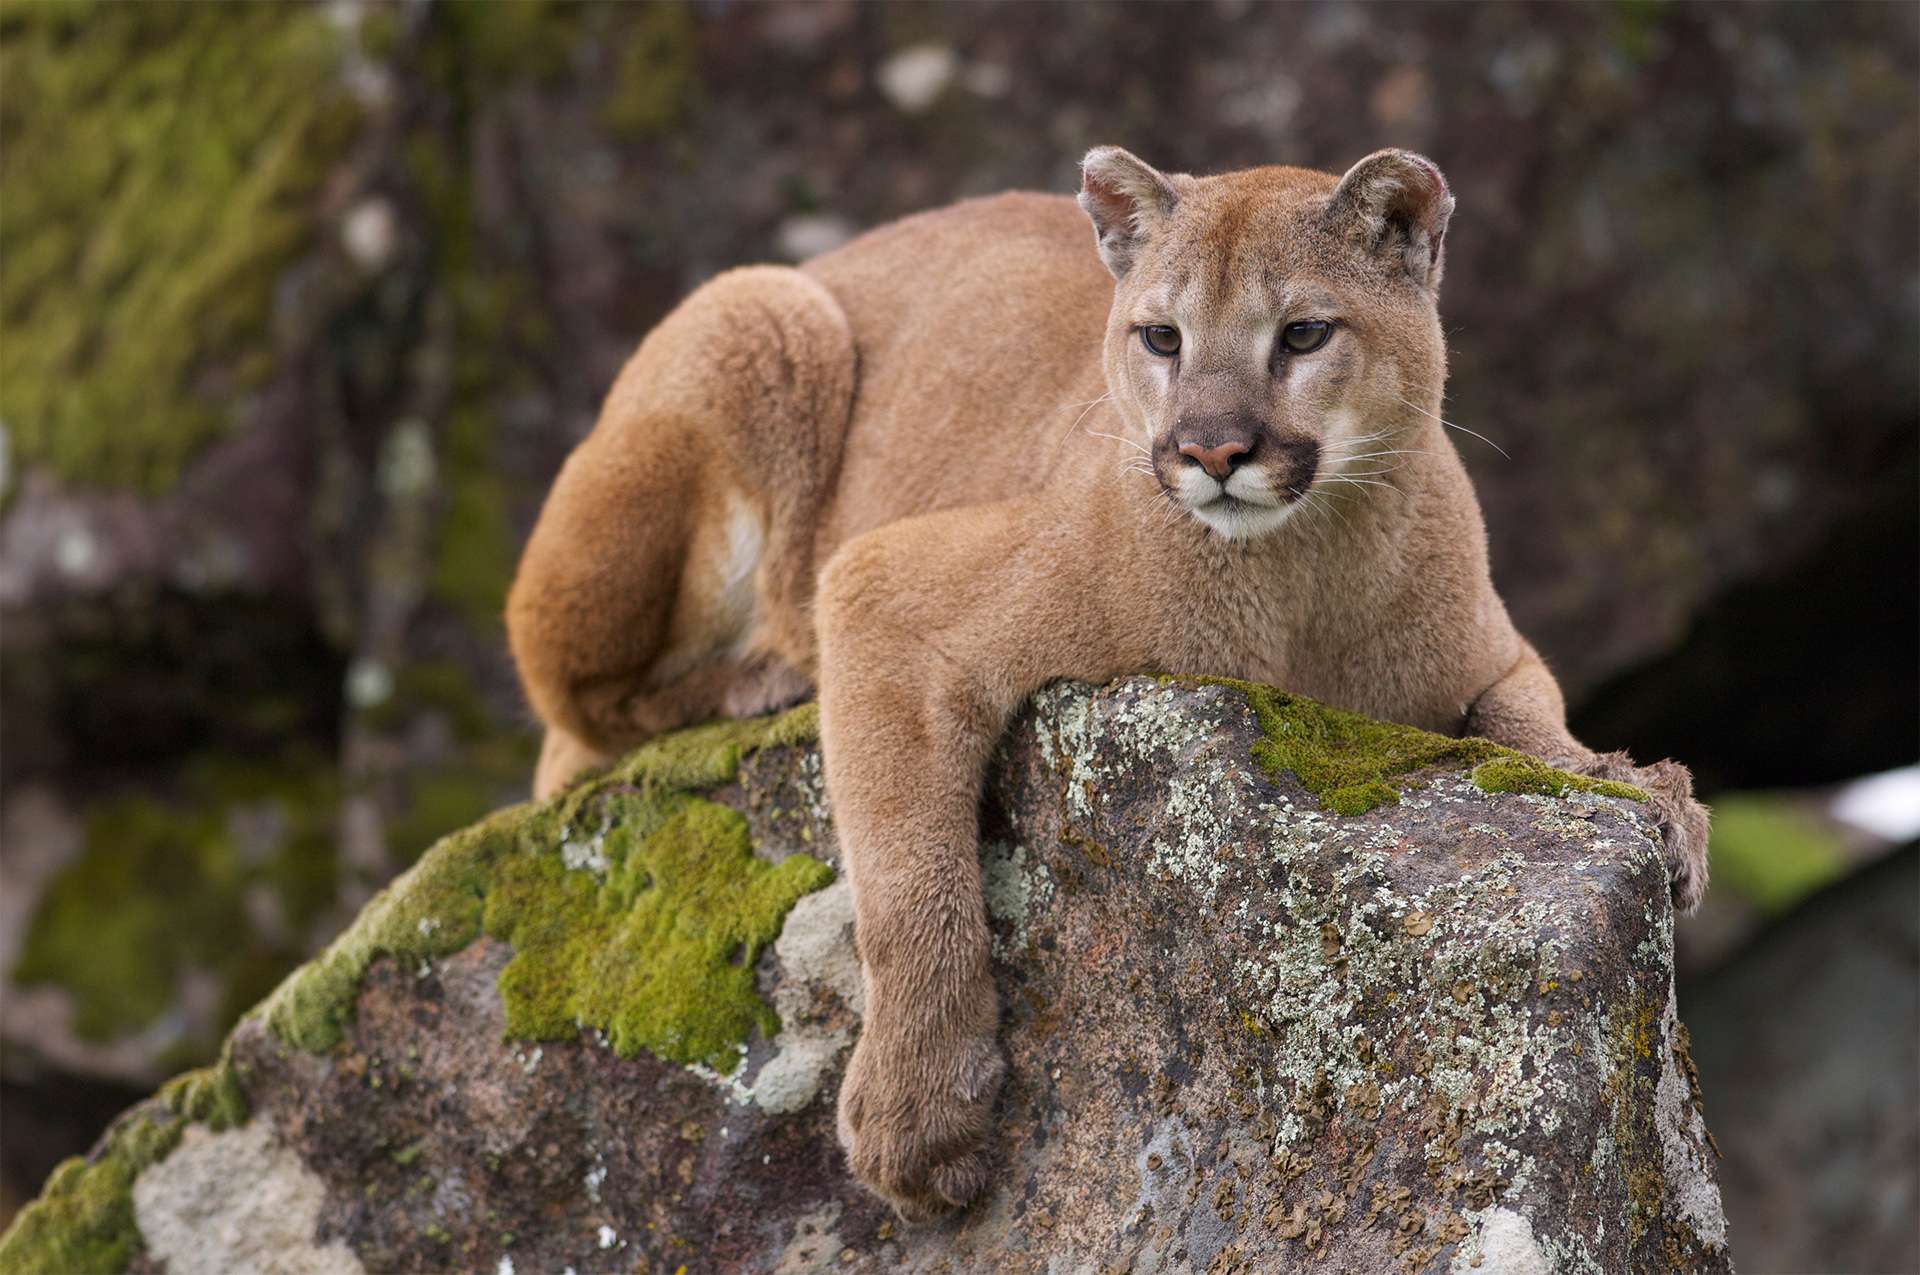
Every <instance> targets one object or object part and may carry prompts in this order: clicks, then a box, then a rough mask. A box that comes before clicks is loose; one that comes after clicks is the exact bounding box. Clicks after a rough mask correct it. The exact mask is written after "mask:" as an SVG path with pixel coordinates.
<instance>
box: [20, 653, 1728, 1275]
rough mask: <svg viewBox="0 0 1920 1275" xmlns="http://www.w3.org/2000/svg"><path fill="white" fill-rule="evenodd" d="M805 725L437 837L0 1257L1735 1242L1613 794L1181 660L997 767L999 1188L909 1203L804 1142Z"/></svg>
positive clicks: (699, 747) (1658, 930) (813, 1110)
mask: <svg viewBox="0 0 1920 1275" xmlns="http://www.w3.org/2000/svg"><path fill="white" fill-rule="evenodd" d="M814 721H815V718H814V715H813V713H812V711H811V710H810V709H803V710H798V711H796V712H795V713H791V714H788V715H786V716H784V717H779V718H774V719H769V720H765V721H759V722H749V723H738V724H727V725H721V726H715V727H709V728H703V729H701V730H696V731H689V732H684V733H682V734H680V735H675V736H670V737H667V738H665V739H662V740H660V741H657V742H656V743H655V744H653V745H651V746H649V747H648V748H645V749H642V750H641V751H640V752H638V753H636V754H634V755H633V756H632V757H630V758H628V759H627V760H626V761H624V762H622V763H620V764H619V765H617V766H616V767H614V768H613V769H612V770H610V771H608V772H607V773H605V774H603V775H600V776H597V777H594V778H591V779H589V780H587V781H586V782H584V783H582V784H581V785H579V786H577V787H575V788H574V789H572V790H570V791H569V792H567V793H565V794H563V795H562V796H560V797H559V798H557V799H555V800H554V801H553V802H551V803H548V804H546V805H543V806H533V807H520V808H516V809H511V810H507V811H503V812H501V813H500V814H498V815H495V816H494V817H492V818H490V819H488V820H487V821H485V822H483V823H481V824H479V825H477V826H476V827H474V828H472V829H469V830H468V831H466V832H463V833H459V834H457V835H455V836H453V837H451V838H448V839H447V840H445V841H443V842H441V843H440V844H439V845H438V846H436V847H435V848H434V849H433V850H432V851H431V852H429V853H428V854H427V855H426V856H425V857H424V858H422V859H421V861H420V862H419V863H418V864H417V865H415V867H414V868H413V869H412V870H411V871H409V872H408V873H407V874H406V875H404V876H403V877H402V878H401V879H400V880H398V881H397V882H395V883H394V885H393V886H392V887H391V888H390V889H389V890H387V891H386V892H384V893H383V894H382V895H381V896H380V897H379V898H377V899H375V900H374V902H373V903H372V904H371V905H370V906H369V907H368V908H367V909H366V911H365V912H364V913H363V914H362V916H361V917H360V919H359V920H358V922H356V923H355V925H354V926H353V927H352V928H351V929H350V930H349V931H348V932H347V933H346V934H345V935H343V936H342V937H341V939H340V940H339V941H337V942H336V943H335V944H334V945H333V946H332V947H331V948H330V949H329V950H328V951H327V952H326V953H324V954H323V955H322V956H321V957H320V958H318V959H317V960H315V961H314V962H312V963H311V964H309V965H308V966H306V967H305V968H303V969H302V970H300V971H299V972H297V973H296V974H294V975H293V976H292V977H290V978H289V979H288V980H287V981H286V982H285V983H284V984H282V986H281V987H280V988H279V989H278V990H277V991H276V992H275V993H274V994H273V995H272V996H271V997H269V998H268V1000H267V1001H266V1002H265V1003H264V1004H263V1005H262V1006H261V1007H260V1009H259V1010H258V1011H257V1012H256V1013H254V1014H253V1015H251V1016H249V1017H248V1018H247V1019H246V1020H245V1021H244V1022H243V1023H242V1025H241V1026H240V1028H239V1029H238V1030H237V1031H236V1032H235V1034H234V1036H233V1038H232V1040H231V1042H230V1045H229V1049H228V1052H227V1053H226V1055H224V1056H223V1058H222V1060H221V1061H220V1063H219V1064H217V1065H216V1066H215V1067H213V1068H211V1069H209V1070H207V1071H204V1072H201V1073H197V1074H195V1075H194V1076H192V1077H189V1078H187V1079H185V1080H183V1081H181V1082H179V1083H177V1084H175V1085H173V1086H170V1087H169V1088H168V1089H167V1090H166V1091H164V1092H163V1094H162V1095H161V1097H160V1099H158V1100H156V1101H155V1102H153V1103H150V1104H148V1105H147V1106H146V1107H143V1108H141V1109H139V1111H137V1112H136V1113H135V1116H134V1117H131V1118H130V1120H138V1121H145V1122H147V1123H146V1124H145V1125H138V1124H127V1125H123V1130H124V1129H127V1128H136V1127H137V1128H146V1127H149V1126H150V1127H151V1128H152V1129H153V1130H155V1132H154V1133H152V1134H148V1135H143V1136H144V1137H147V1138H148V1139H149V1142H150V1144H151V1145H149V1143H142V1144H140V1145H141V1147H143V1148H144V1149H143V1150H141V1151H140V1153H139V1154H138V1155H132V1154H130V1151H131V1149H132V1148H131V1147H130V1144H123V1142H116V1141H113V1140H109V1142H108V1143H107V1144H106V1145H105V1146H103V1147H102V1149H101V1150H100V1151H99V1152H97V1153H96V1155H95V1157H94V1158H93V1160H92V1161H91V1162H89V1163H86V1164H81V1163H76V1164H75V1165H74V1166H71V1167H69V1168H66V1169H63V1170H62V1171H61V1172H60V1173H59V1174H58V1175H56V1177H55V1180H54V1181H53V1182H52V1183H50V1184H49V1187H48V1190H47V1193H46V1195H45V1196H44V1198H43V1199H42V1200H41V1201H40V1202H38V1203H36V1204H34V1205H33V1206H31V1207H30V1208H29V1209H28V1210H27V1211H26V1212H25V1213H24V1214H23V1215H22V1217H21V1219H20V1220H19V1222H18V1223H17V1224H16V1226H15V1227H14V1228H13V1230H12V1231H10V1232H9V1234H8V1235H7V1237H6V1238H5V1239H4V1240H0V1270H8V1271H11V1270H30V1269H39V1264H41V1263H44V1262H45V1261H47V1260H52V1258H53V1257H60V1256H64V1255H66V1254H68V1253H70V1252H71V1253H77V1252H80V1251H81V1249H80V1248H78V1247H75V1246H81V1245H84V1246H89V1247H86V1249H85V1251H86V1253H87V1254H88V1256H89V1258H90V1260H91V1259H93V1258H95V1257H97V1258H98V1260H99V1261H100V1262H101V1263H102V1265H103V1268H105V1269H112V1268H115V1267H116V1264H118V1263H121V1262H124V1261H126V1260H128V1258H129V1257H131V1256H132V1255H134V1254H139V1255H140V1257H139V1260H140V1261H141V1262H143V1263H148V1264H152V1263H157V1262H164V1263H165V1267H166V1269H168V1270H170V1271H193V1270H213V1269H231V1268H234V1267H236V1265H243V1264H244V1263H245V1261H247V1260H248V1258H249V1253H250V1252H251V1250H248V1249H246V1248H245V1247H244V1245H245V1244H246V1243H248V1242H250V1241H249V1240H248V1238H247V1237H248V1236H250V1235H254V1236H257V1235H258V1234H259V1233H260V1228H261V1225H262V1224H261V1223H260V1222H259V1221H258V1219H261V1218H263V1217H266V1216H269V1215H271V1216H274V1217H292V1218H294V1219H295V1229H296V1230H300V1232H301V1234H302V1235H304V1236H305V1237H306V1238H305V1239H304V1240H301V1239H299V1238H298V1237H296V1240H295V1241H294V1242H293V1250H292V1251H294V1252H295V1253H297V1254H299V1255H301V1256H302V1257H303V1259H304V1258H311V1260H312V1264H313V1265H314V1266H315V1268H316V1269H329V1270H332V1269H342V1270H351V1269H365V1270H395V1269H408V1270H414V1269H488V1270H492V1269H506V1268H507V1265H508V1264H509V1263H511V1264H512V1265H513V1266H514V1267H515V1268H517V1269H540V1270H545V1269H553V1270H560V1269H565V1268H569V1267H571V1268H572V1269H574V1270H576V1271H582V1272H587V1271H601V1270H621V1271H625V1270H632V1269H636V1268H645V1269H666V1270H673V1269H676V1268H679V1267H685V1268H686V1269H687V1270H689V1271H692V1270H711V1271H773V1270H786V1271H794V1270H827V1269H833V1270H849V1269H850V1270H873V1271H880V1270H928V1271H931V1270H936V1269H938V1270H947V1271H953V1270H977V1271H989V1270H990V1271H996V1272H998V1271H1042V1270H1047V1269H1054V1268H1057V1267H1058V1266H1060V1265H1062V1264H1065V1265H1069V1266H1072V1267H1075V1268H1078V1267H1081V1266H1090V1267H1097V1268H1101V1269H1106V1268H1113V1267H1119V1268H1128V1269H1137V1270H1237V1271H1256V1270H1258V1271H1290V1270H1308V1269H1334V1270H1379V1271H1442V1270H1465V1269H1470V1268H1473V1267H1475V1266H1476V1265H1477V1266H1478V1267H1479V1268H1481V1269H1488V1270H1514V1271H1523V1270H1550V1269H1568V1270H1585V1269H1597V1270H1606V1271H1648V1272H1651V1271H1667V1270H1675V1269H1686V1270H1701V1271H1720V1270H1726V1269H1728V1259H1727V1236H1726V1227H1725V1222H1724V1220H1723V1218H1722V1216H1721V1213H1720V1207H1719V1195H1718V1188H1717V1186H1716V1183H1715V1178H1714V1169H1713V1163H1712V1158H1711V1152H1710V1151H1709V1150H1708V1146H1707V1136H1706V1130H1705V1126H1704V1124H1703V1123H1702V1119H1701V1115H1700V1105H1701V1095H1700V1093H1699V1090H1698V1088H1697V1085H1695V1084H1694V1083H1693V1081H1692V1080H1691V1077H1692V1076H1693V1069H1692V1066H1691V1063H1690V1061H1689V1059H1688V1056H1687V1052H1686V1049H1687V1046H1686V1037H1685V1032H1684V1030H1683V1029H1682V1028H1681V1027H1680V1025H1679V1022H1678V1018H1677V1016H1676V1007H1675V1004H1674V998H1673V987H1672V972H1671V965H1670V960H1671V951H1672V948H1671V926H1672V916H1671V912H1670V910H1669V904H1668V901H1667V892H1666V882H1665V872H1664V870H1663V867H1662V862H1661V856H1660V847H1659V844H1658V840H1657V834H1656V833H1654V832H1653V831H1652V830H1651V828H1650V825H1649V823H1648V821H1647V818H1646V816H1645V814H1644V812H1643V810H1642V806H1641V803H1640V802H1638V801H1636V800H1635V799H1634V798H1635V796H1636V794H1633V793H1631V792H1628V793H1619V794H1615V793H1603V792H1590V791H1582V790H1580V789H1578V788H1576V787H1574V786H1572V785H1570V784H1568V783H1565V782H1563V780H1561V779H1558V778H1555V776H1554V773H1553V772H1545V771H1543V772H1541V773H1534V772H1532V771H1526V772H1525V774H1524V776H1523V778H1524V779H1525V782H1516V783H1514V784H1512V785H1506V784H1499V783H1494V784H1489V783H1485V782H1476V777H1477V778H1479V779H1480V780H1482V781H1484V780H1485V778H1486V774H1487V768H1488V767H1496V768H1497V767H1502V766H1506V767H1509V768H1513V767H1515V766H1516V763H1515V759H1514V758H1513V757H1512V755H1510V754H1505V753H1503V752H1501V751H1500V750H1497V749H1491V748H1490V746H1487V745H1483V744H1477V743H1472V742H1470V741H1469V742H1468V743H1467V744H1465V745H1464V746H1462V745H1461V744H1460V742H1459V741H1447V740H1441V739H1438V738H1436V737H1433V736H1426V735H1422V734H1421V733H1420V732H1417V731H1407V730H1404V729H1403V728H1398V727H1391V726H1384V725H1381V724H1379V723H1369V722H1365V721H1364V720H1363V719H1349V718H1348V716H1347V715H1344V714H1332V713H1329V711H1328V710H1326V709H1324V708H1323V707H1321V706H1319V705H1315V704H1313V703H1311V702H1310V701H1304V700H1298V699H1294V698H1290V697H1285V696H1281V695H1279V694H1278V693H1276V692H1272V691H1270V690H1267V689H1265V688H1260V687H1250V686H1244V685H1239V684H1222V683H1204V682H1193V681H1182V680H1177V679H1175V680H1152V679H1144V678H1143V679H1133V680H1130V681H1126V682H1121V683H1117V684H1115V685H1114V686H1111V687H1108V688H1106V689H1103V690H1097V691H1096V690H1094V689H1092V688H1089V687H1084V686H1077V685H1066V684H1063V685H1061V686H1057V687H1055V688H1052V689H1050V690H1048V691H1046V692H1044V693H1043V694H1042V695H1040V696H1039V697H1037V699H1036V702H1035V704H1034V706H1033V707H1032V709H1031V710H1029V712H1028V713H1027V714H1026V715H1025V716H1024V717H1023V718H1022V719H1021V720H1020V721H1019V722H1018V723H1017V724H1016V726H1015V728H1014V730H1013V731H1012V732H1011V733H1010V735H1009V737H1008V739H1007V741H1006V744H1005V746H1004V747H1003V749H1002V750H1001V753H1000V754H999V756H998V758H997V760H996V762H995V766H994V771H993V775H992V777H991V779H990V782H989V788H988V797H987V801H986V802H985V804H984V806H983V814H982V830H983V848H982V872H983V878H984V882H985V887H986V896H987V905H988V910H989V914H990V919H991V922H992V926H993V934H994V951H995V961H996V973H997V978H998V982H999V986H1000V988H1001V992H1002V1002H1003V1005H1004V1015H1005V1017H1004V1027H1005V1044H1006V1048H1007V1052H1008V1055H1009V1060H1010V1062H1011V1064H1012V1066H1011V1070H1010V1074H1009V1080H1008V1085H1007V1090H1006V1094H1005V1097H1004V1099H1003V1101H1002V1103H1001V1106H1000V1122H999V1126H998V1133H997V1138H998V1146H997V1153H998V1158H999V1178H998V1180H997V1183H996V1187H995V1189H994V1190H993V1191H992V1192H991V1193H990V1194H989V1196H988V1197H987V1198H986V1199H984V1200H982V1201H980V1202H979V1203H978V1204H976V1205H975V1206H974V1207H973V1208H972V1209H970V1210H969V1211H967V1212H966V1213H964V1214H963V1215H961V1216H960V1217H959V1218H958V1219H956V1220H954V1221H952V1222H949V1223H945V1224H942V1225H940V1226H937V1227H930V1228H920V1229H907V1228H904V1227H902V1226H900V1225H899V1224H898V1223H897V1222H896V1221H894V1220H892V1219H891V1218H890V1216H889V1215H888V1213H887V1211H886V1210H885V1208H884V1207H883V1206H882V1205H880V1204H879V1203H878V1202H877V1201H875V1200H874V1199H872V1198H871V1197H869V1196H867V1195H866V1194H864V1193H863V1192H862V1191H861V1190H860V1189H859V1188H858V1187H857V1185H855V1184H854V1183H853V1182H852V1181H851V1180H850V1179H849V1178H848V1177H847V1176H846V1173H845V1169H844V1165H843V1164H842V1162H841V1159H840V1155H839V1152H838V1150H837V1147H836V1146H835V1142H834V1137H833V1113H832V1101H831V1099H832V1094H833V1092H834V1089H835V1086H836V1085H837V1082H838V1077H839V1074H840V1067H841V1065H842V1063H843V1062H844V1059H845V1054H846V1050H847V1048H848V1046H849V1045H850V1044H851V1043H852V1040H853V1038H854V1035H855V1033H856V1031H857V1027H858V1016H859V1013H860V1009H861V990H860V980H859V974H858V967H857V964H856V963H855V961H854V958H853V952H852V948H851V925H852V908H851V897H850V892H849V890H848V888H847V886H846V884H845V882H844V881H841V880H838V879H837V878H836V875H835V870H834V866H833V865H835V864H836V863H837V861H838V851H837V847H836V846H835V843H834V838H833V827H832V820H831V817H830V813H829V811H828V809H827V806H826V803H825V794H824V790H823V788H822V783H821V777H820V774H821V772H820V758H819V754H818V752H817V751H816V750H815V749H814V747H813V746H812V743H811V737H812V733H813V729H814ZM1463 747H1464V751H1463V750H1462V749H1463ZM1356 787H1359V788H1365V789H1367V790H1368V791H1369V793H1370V795H1373V796H1375V797H1378V798H1379V800H1376V801H1373V802H1370V803H1369V804H1368V806H1367V808H1365V809H1363V810H1361V811H1360V812H1359V813H1356V814H1345V813H1341V811H1340V807H1341V805H1343V804H1346V803H1345V800H1344V798H1339V797H1337V796H1335V797H1333V798H1331V799H1330V798H1329V794H1336V795H1337V794H1340V793H1344V792H1347V791H1348V790H1351V789H1354V788H1356ZM1376 788H1377V789H1378V790H1379V792H1375V791H1374V790H1375V789H1376ZM1323 789H1324V790H1325V791H1324V792H1323V791H1322V790H1323ZM1542 792H1547V793H1550V794H1551V795H1541V794H1542ZM1387 797H1391V798H1392V800H1387V799H1386V798H1387ZM243 1120H244V1121H245V1123H242V1121H243ZM116 1137H120V1138H122V1139H124V1137H125V1134H124V1133H122V1134H120V1135H116ZM175 1144H178V1146H179V1148H181V1149H179V1150H174V1151H173V1154H172V1155H168V1154H167V1152H168V1151H169V1150H172V1149H173V1147H174V1146H175ZM83 1188H84V1189H83ZM268 1200H274V1201H279V1200H286V1201H290V1203H288V1204H287V1205H285V1207H275V1208H272V1209H269V1208H267V1207H266V1206H265V1204H264V1202H265V1201H268ZM303 1228H304V1229H303ZM285 1230H286V1227H285V1226H284V1225H283V1226H281V1227H280V1228H279V1229H278V1230H273V1231H271V1233H272V1234H274V1235H275V1236H281V1234H282V1232H284V1231H285ZM275 1242H276V1243H284V1240H283V1239H276V1240H275ZM302 1244H304V1245H306V1247H305V1248H302V1247H301V1245H302ZM63 1245H64V1246H67V1247H61V1246H63ZM143 1246H144V1247H143Z"/></svg>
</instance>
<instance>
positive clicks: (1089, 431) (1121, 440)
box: [1080, 429, 1153, 456]
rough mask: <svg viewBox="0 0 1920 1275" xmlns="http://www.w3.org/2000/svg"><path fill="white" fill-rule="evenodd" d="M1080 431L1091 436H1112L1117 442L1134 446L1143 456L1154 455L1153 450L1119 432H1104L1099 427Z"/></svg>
mask: <svg viewBox="0 0 1920 1275" xmlns="http://www.w3.org/2000/svg"><path fill="white" fill-rule="evenodd" d="M1080 432H1081V433H1082V434H1085V435H1087V436H1088V437H1089V438H1111V439H1112V440H1113V441H1114V442H1116V443H1125V444H1126V445H1127V446H1128V447H1131V448H1133V450H1135V451H1136V452H1139V453H1140V454H1141V455H1142V456H1151V455H1153V453H1152V452H1150V451H1148V450H1147V449H1146V448H1144V447H1142V446H1141V445H1140V444H1138V443H1136V442H1134V441H1133V440H1132V439H1131V438H1122V437H1120V435H1118V434H1103V433H1101V432H1100V431H1099V430H1097V429H1083V430H1081V431H1080Z"/></svg>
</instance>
